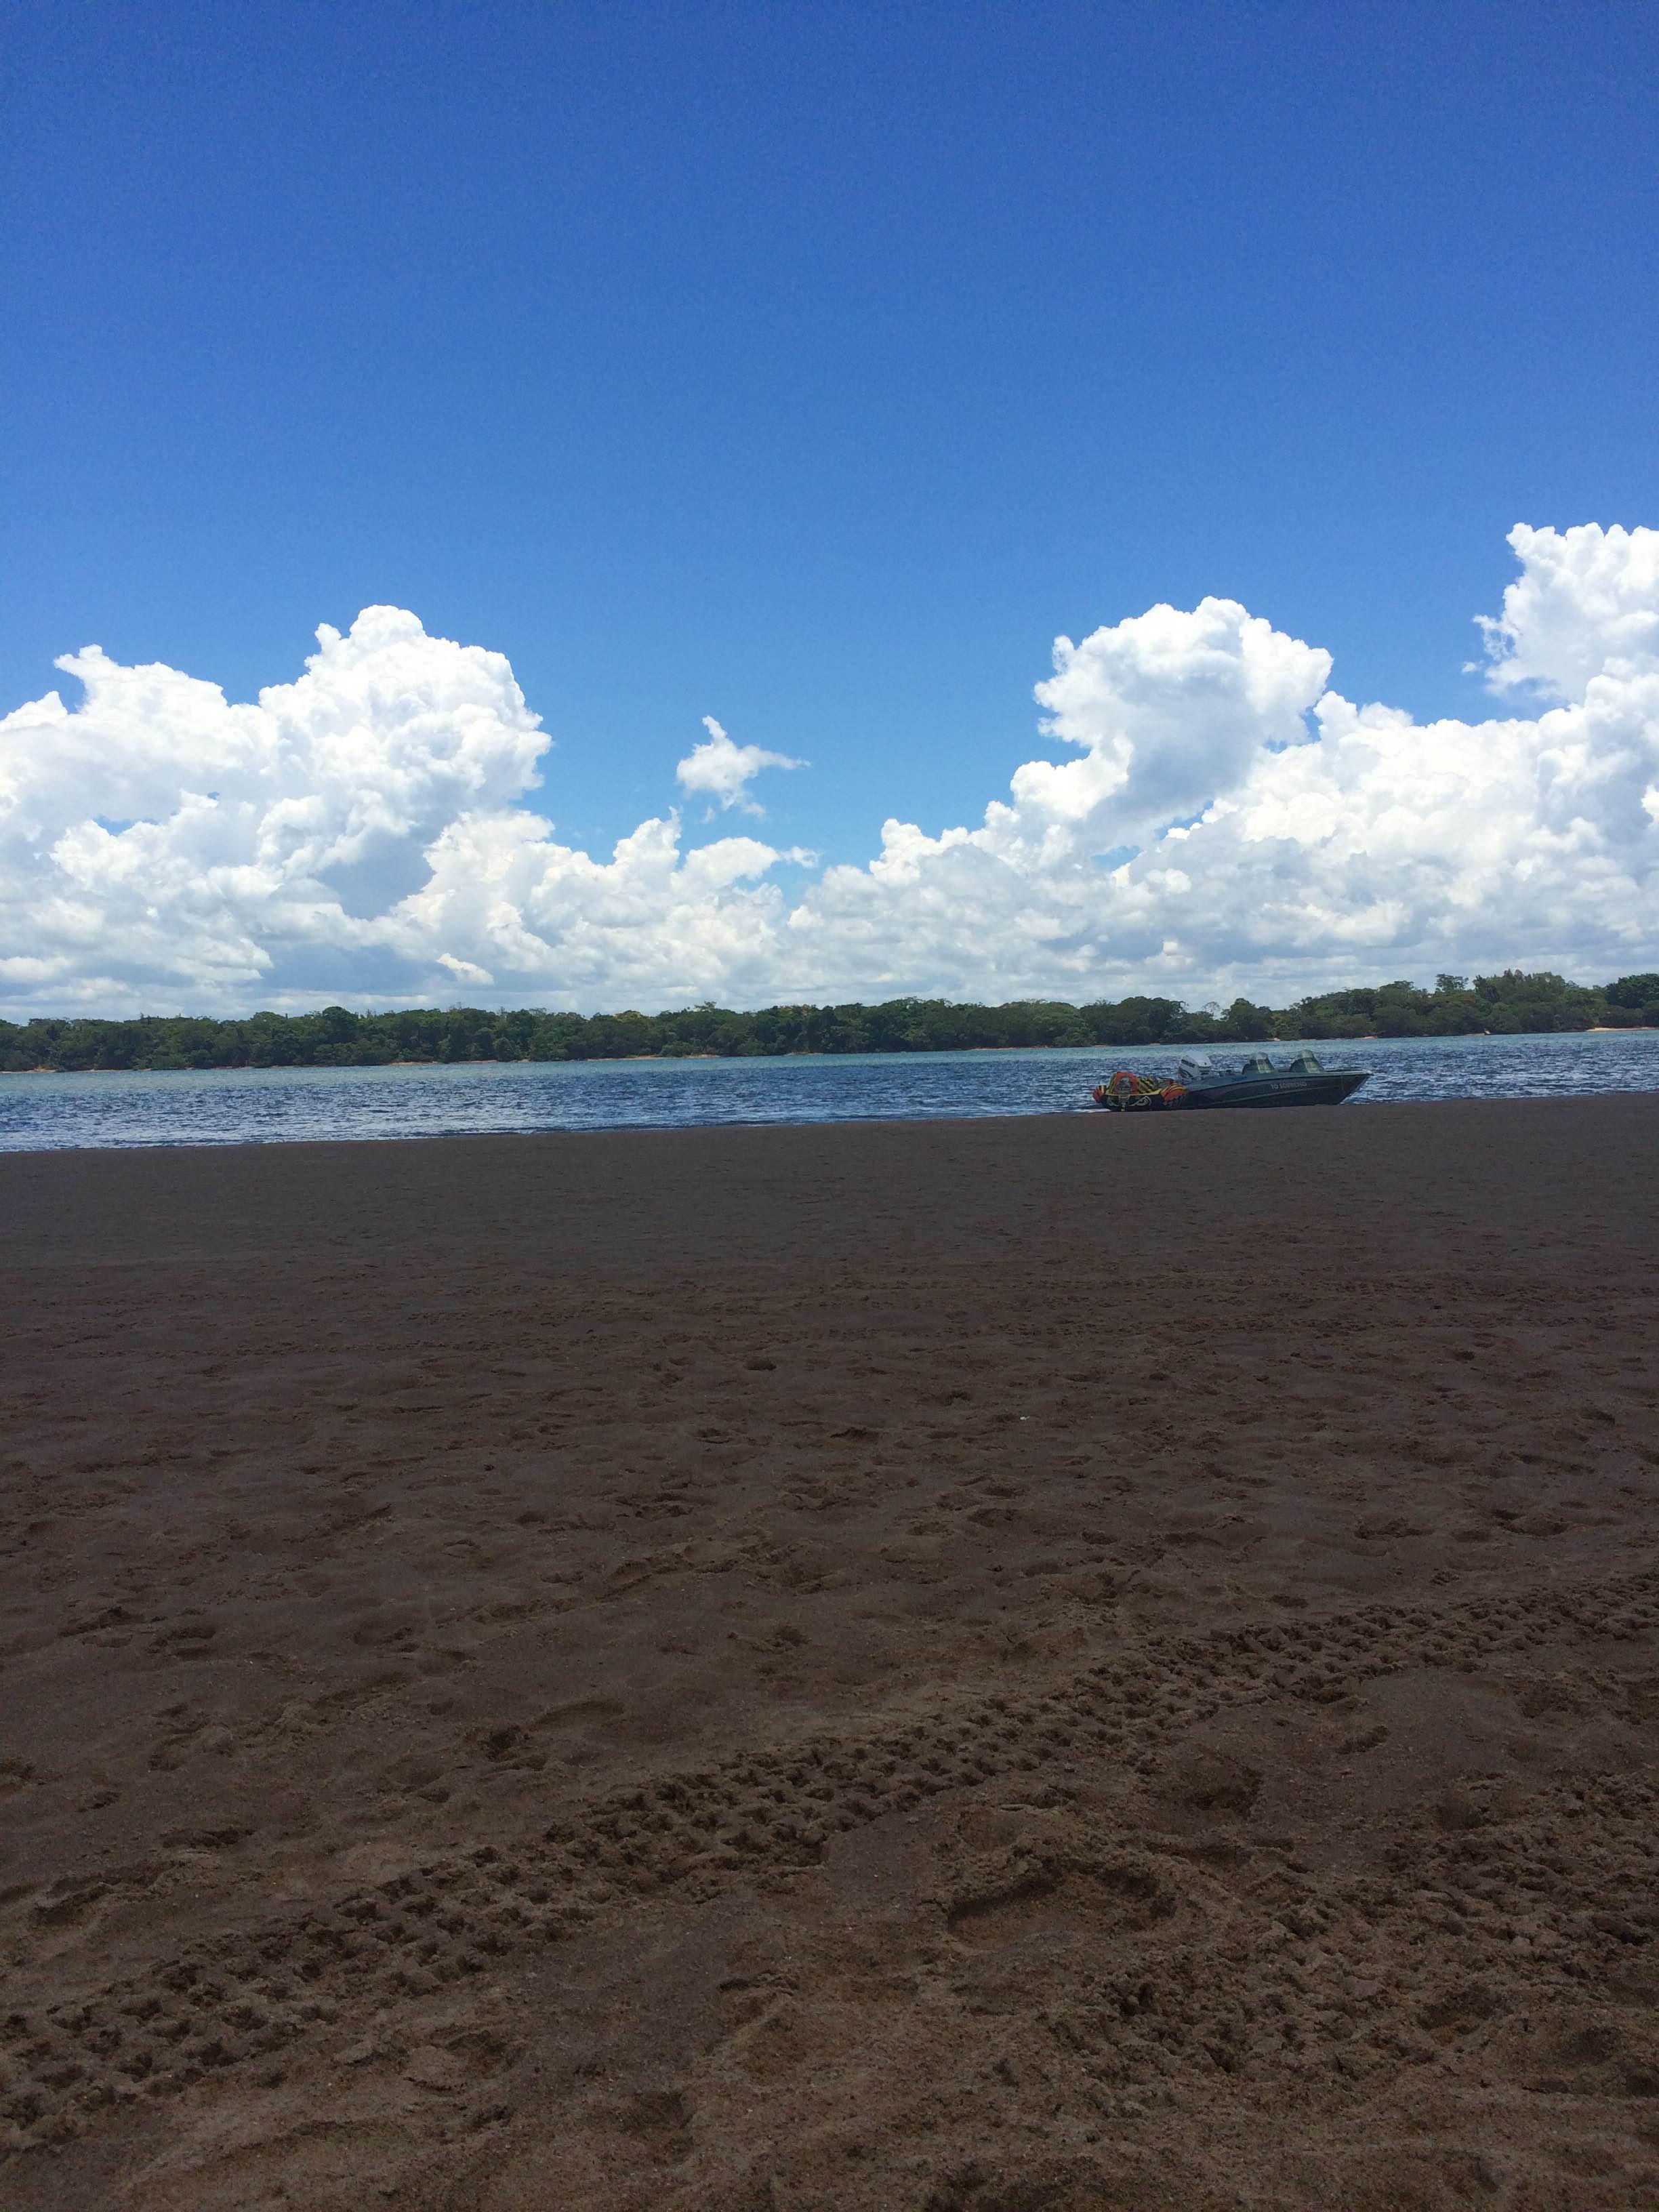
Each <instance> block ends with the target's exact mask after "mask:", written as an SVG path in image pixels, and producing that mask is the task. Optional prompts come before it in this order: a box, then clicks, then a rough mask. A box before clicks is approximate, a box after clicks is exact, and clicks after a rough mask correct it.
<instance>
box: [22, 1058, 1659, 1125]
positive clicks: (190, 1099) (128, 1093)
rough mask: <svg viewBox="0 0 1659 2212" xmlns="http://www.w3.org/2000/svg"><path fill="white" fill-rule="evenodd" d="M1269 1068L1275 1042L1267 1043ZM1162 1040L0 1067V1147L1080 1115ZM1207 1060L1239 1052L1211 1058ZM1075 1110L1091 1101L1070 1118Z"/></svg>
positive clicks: (1606, 1068)
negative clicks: (617, 1056) (293, 1063)
mask: <svg viewBox="0 0 1659 2212" xmlns="http://www.w3.org/2000/svg"><path fill="white" fill-rule="evenodd" d="M1271 1049H1272V1051H1273V1056H1274V1057H1275V1058H1276V1059H1282V1058H1285V1057H1288V1054H1289V1051H1290V1049H1291V1048H1288V1047H1282V1046H1275V1047H1273V1048H1271ZM1316 1049H1317V1050H1318V1052H1319V1055H1320V1057H1321V1059H1322V1060H1323V1061H1324V1062H1325V1064H1326V1066H1328V1067H1367V1068H1370V1070H1371V1071H1372V1075H1371V1080H1370V1083H1368V1084H1367V1085H1366V1086H1365V1088H1364V1091H1361V1092H1360V1093H1359V1094H1358V1097H1357V1098H1355V1099H1354V1100H1353V1102H1352V1103H1353V1104H1354V1105H1355V1106H1382V1105H1387V1104H1389V1103H1390V1102H1392V1101H1394V1100H1396V1099H1401V1098H1539V1097H1585V1096H1589V1095H1590V1094H1592V1093H1594V1092H1597V1091H1659V1031H1652V1030H1639V1031H1633V1030H1625V1031H1622V1032H1613V1033H1610V1034H1595V1035H1588V1036H1525V1037H1435V1038H1418V1037H1400V1038H1388V1039H1381V1040H1375V1039H1373V1040H1367V1041H1366V1042H1364V1043H1358V1044H1340V1045H1337V1044H1331V1045H1323V1046H1320V1047H1318V1048H1316ZM1177 1057H1178V1054H1177V1053H1176V1050H1175V1049H1173V1048H1170V1046H1167V1045H1159V1046H1153V1045H1146V1046H1139V1047H1135V1048H1127V1049H1126V1048H1116V1049H1113V1048H1108V1047H1097V1046H1090V1047H1087V1048H1082V1049H1079V1050H1076V1051H1066V1052H1042V1051H1036V1052H959V1053H957V1052H952V1053H939V1052H919V1053H870V1054H829V1055H825V1056H823V1057H821V1058H820V1057H815V1056H810V1055H805V1054H803V1055H801V1056H799V1057H796V1058H791V1059H787V1060H569V1061H553V1062H548V1061H538V1062H533V1063H532V1062H522V1061H521V1062H516V1063H501V1062H496V1061H481V1062H478V1063H476V1064H473V1065H470V1066H464V1067H323V1068H309V1067H276V1068H216V1069H210V1070H204V1071H203V1072H201V1073H189V1074H178V1075H0V1151H4V1152H53V1151H62V1150H75V1149H79V1148H83V1147H88V1146H93V1147H111V1146H134V1145H270V1144H292V1143H300V1142H305V1141H307V1140H313V1141H314V1140H317V1139H324V1138H365V1137H367V1138H374V1137H441V1136H458V1135H462V1134H479V1133H483V1132H486V1131H497V1130H532V1129H647V1128H690V1127H698V1126H703V1125H708V1124H712V1123H720V1122H757V1121H933V1120H939V1119H945V1118H953V1117H958V1116H963V1115H968V1116H977V1115H999V1114H1055V1113H1068V1112H1071V1111H1072V1110H1073V1109H1078V1110H1083V1109H1088V1096H1089V1092H1090V1090H1091V1087H1092V1086H1093V1085H1095V1084H1097V1083H1098V1082H1100V1081H1101V1080H1102V1079H1103V1078H1104V1077H1105V1076H1106V1075H1108V1074H1109V1073H1110V1072H1111V1070H1112V1069H1113V1068H1114V1067H1117V1066H1142V1067H1154V1068H1163V1067H1171V1068H1172V1067H1173V1066H1174V1064H1175V1061H1176V1058H1177ZM1241 1057H1242V1051H1241V1049H1240V1048H1234V1049H1233V1051H1232V1052H1231V1053H1229V1052H1228V1051H1226V1050H1225V1049H1221V1048H1218V1049H1217V1050H1216V1051H1215V1052H1214V1053H1213V1054H1212V1058H1213V1059H1214V1060H1215V1062H1216V1065H1217V1066H1218V1067H1219V1066H1226V1065H1228V1064H1229V1062H1230V1061H1231V1063H1232V1064H1235V1065H1236V1064H1237V1061H1238V1060H1239V1059H1240V1058H1241ZM1088 1110H1091V1111H1092V1110H1093V1109H1088Z"/></svg>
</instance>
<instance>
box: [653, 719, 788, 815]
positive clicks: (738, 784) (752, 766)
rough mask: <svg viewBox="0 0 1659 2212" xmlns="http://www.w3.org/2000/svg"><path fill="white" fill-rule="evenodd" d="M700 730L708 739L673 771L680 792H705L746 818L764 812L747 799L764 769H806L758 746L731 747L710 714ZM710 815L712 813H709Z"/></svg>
mask: <svg viewBox="0 0 1659 2212" xmlns="http://www.w3.org/2000/svg"><path fill="white" fill-rule="evenodd" d="M702 726H703V727H704V729H705V730H707V731H708V737H707V738H705V739H704V741H703V742H702V744H700V745H694V746H693V747H692V748H691V750H690V752H689V753H688V754H687V755H686V757H685V758H684V760H683V761H682V762H681V763H679V765H678V768H677V769H675V770H674V774H675V776H676V778H677V779H678V782H679V784H680V787H681V788H682V789H683V790H685V791H691V792H704V793H707V794H708V797H709V798H710V799H713V800H714V802H715V803H716V804H717V805H720V806H721V807H732V806H737V807H741V808H742V810H743V811H744V813H745V814H763V813H764V812H765V811H766V810H765V808H764V807H763V806H762V805H760V804H759V802H758V801H757V800H756V799H751V798H750V796H749V786H750V782H751V781H753V780H754V778H755V777H756V776H757V775H759V774H760V772H761V770H762V769H763V768H805V766H806V763H805V761H799V760H791V759H790V757H789V756H788V754H787V753H769V752H768V751H767V750H765V749H764V747H763V746H761V745H739V744H733V742H732V739H731V738H729V737H727V735H726V732H725V731H724V730H723V729H722V728H721V727H720V724H719V723H718V722H717V721H716V720H714V716H713V715H712V714H705V715H704V716H703V718H702ZM711 811H712V809H711Z"/></svg>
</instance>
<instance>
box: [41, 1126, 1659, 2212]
mask: <svg viewBox="0 0 1659 2212" xmlns="http://www.w3.org/2000/svg"><path fill="white" fill-rule="evenodd" d="M1656 1156H1659V1097H1602V1098H1598V1099H1592V1100H1583V1101H1577V1102H1570V1101H1527V1102H1505V1103H1443V1104H1434V1105H1396V1106H1389V1107H1378V1108H1359V1107H1352V1108H1346V1109H1342V1110H1340V1111H1337V1112H1304V1113H1299V1114H1277V1115H1275V1114H1267V1115H1205V1116H1193V1117H1184V1116H1173V1115H1172V1116H1169V1117H1167V1118H1163V1119H1159V1118H1156V1117H1154V1118H1148V1119H1146V1120H1141V1121H1136V1120H1133V1119H1129V1120H1125V1119H1122V1118H1120V1117H1108V1116H1105V1115H1100V1116H1092V1117H1091V1116H1085V1115H1071V1116H1065V1117H1055V1118H1053V1119H1047V1118H1042V1119H1028V1120H1022V1121H986V1122H977V1123H975V1122H952V1123H935V1124H915V1123H910V1124H889V1125H864V1126H853V1127H800V1128H768V1129H743V1128H727V1129H708V1130H699V1131H690V1132H679V1133H663V1134H653V1133H626V1134H615V1135H597V1136H596V1135H584V1136H568V1135H547V1136H540V1137H533V1138H479V1139H449V1140H446V1141H439V1142H431V1143H409V1144H384V1145H356V1146H344V1145H342V1146H333V1145H311V1146H269V1147H264V1148H249V1149H236V1150H233V1149H225V1150H203V1151H191V1152H187V1151H177V1152H133V1153H125V1154H122V1153H113V1152H79V1153H62V1154H40V1153H36V1154H20V1155H11V1156H8V1157H5V1158H0V1219H3V1222H4V1225H5V1230H4V1234H5V1259H6V1265H5V1268H4V1273H3V1283H0V1296H3V1298H4V1302H5V1314H4V1344H5V1375H4V1386H3V1387H4V1433H3V1437H0V1470H3V1481H4V1497H5V1505H6V1510H5V1515H4V1520H3V1542H0V1551H3V1580H0V1598H3V1611H0V1956H3V1960H4V1990H3V2002H0V2015H3V2021H0V2202H3V2203H4V2204H5V2205H6V2207H7V2208H8V2212H70V2208H73V2212H114V2208H117V2207H119V2208H128V2207H132V2208H143V2212H210V2208H211V2212H228V2208H232V2207H234V2208H238V2212H240V2208H245V2207H246V2208H251V2207H255V2206H272V2207H274V2206H278V2205H285V2206H289V2207H292V2208H296V2212H336V2208H341V2209H342V2212H343V2208H351V2212H361V2208H362V2207H363V2206H364V2205H366V2204H367V2205H380V2204H386V2205H390V2206H392V2207H398V2208H402V2207H407V2208H410V2212H416V2208H419V2209H420V2212H532V2208H533V2212H554V2209H555V2208H574V2207H590V2206H591V2207H594V2208H603V2212H647V2208H649V2212H841V2208H848V2212H852V2209H853V2208H859V2212H862V2208H870V2212H875V2208H882V2212H887V2208H894V2207H899V2208H915V2212H1038V2208H1043V2212H1094V2208H1097V2207H1103V2206H1110V2207H1114V2208H1118V2207H1121V2208H1138V2209H1139V2212H1151V2208H1155V2207H1156V2208H1163V2207H1169V2208H1182V2212H1204V2208H1211V2207H1215V2208H1220V2207H1235V2206H1237V2207H1250V2208H1258V2207H1259V2208H1263V2212H1267V2208H1271V2212H1385V2208H1388V2209H1389V2212H1392V2208H1396V2207H1407V2208H1424V2212H1430V2208H1439V2207H1442V2206H1445V2207H1454V2206H1456V2207H1465V2206H1470V2205H1478V2206H1481V2207H1492V2208H1498V2209H1499V2212H1523V2208H1524V2212H1534V2208H1540V2212H1553V2208H1567V2212H1577V2209H1578V2208H1584V2212H1605V2209H1606V2208H1613V2207H1624V2206H1632V2207H1634V2206H1638V2205H1642V2206H1651V2205H1652V2204H1654V2203H1656V2202H1659V1425H1656V1420H1655V1411H1654V1409H1655V1407H1656V1404H1659V1270H1656V1264H1655V1263H1656V1258H1659V1223H1656V1212H1659V1201H1656V1186H1655V1180H1654V1162H1655V1159H1656Z"/></svg>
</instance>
